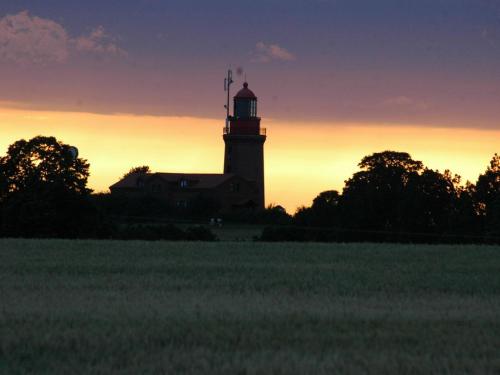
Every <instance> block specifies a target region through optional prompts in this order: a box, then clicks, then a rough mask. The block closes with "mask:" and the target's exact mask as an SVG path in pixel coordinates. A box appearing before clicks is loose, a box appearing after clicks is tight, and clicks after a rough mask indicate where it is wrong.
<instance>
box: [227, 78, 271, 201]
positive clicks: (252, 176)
mask: <svg viewBox="0 0 500 375" xmlns="http://www.w3.org/2000/svg"><path fill="white" fill-rule="evenodd" d="M233 108H234V109H233V111H234V113H233V116H228V121H227V125H226V127H225V128H224V136H223V138H224V143H225V152H224V173H233V174H236V175H239V176H241V177H244V178H246V179H247V180H249V181H252V182H253V183H254V184H255V187H256V189H257V192H256V193H257V196H258V201H257V202H255V203H256V206H257V209H264V142H265V141H266V129H264V128H261V127H260V118H259V117H257V97H256V96H255V94H254V93H253V92H252V91H251V90H250V89H249V88H248V83H247V82H245V83H244V84H243V88H242V89H241V90H240V91H239V92H238V93H237V94H236V95H235V97H234V106H233Z"/></svg>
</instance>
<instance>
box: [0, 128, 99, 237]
mask: <svg viewBox="0 0 500 375" xmlns="http://www.w3.org/2000/svg"><path fill="white" fill-rule="evenodd" d="M88 176H89V164H88V163H87V161H86V160H84V159H80V158H77V157H75V154H74V152H73V149H72V147H71V146H69V145H66V144H63V143H61V142H59V141H57V140H56V139H55V138H54V137H42V136H38V137H35V138H33V139H31V140H29V141H26V140H20V141H17V142H15V143H14V144H12V145H11V146H10V147H9V149H8V151H7V155H6V156H4V157H1V158H0V211H1V214H0V218H1V219H0V220H1V222H0V227H1V235H2V236H8V237H65V238H78V237H99V236H104V235H105V232H106V225H105V224H104V222H103V220H102V216H101V215H100V214H99V212H98V211H97V210H96V209H95V207H94V206H93V205H92V204H91V202H90V193H91V190H90V189H88V188H87V187H86V186H87V179H88Z"/></svg>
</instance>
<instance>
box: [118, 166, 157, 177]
mask: <svg viewBox="0 0 500 375" xmlns="http://www.w3.org/2000/svg"><path fill="white" fill-rule="evenodd" d="M135 173H141V174H147V173H151V168H149V165H141V166H139V167H133V168H130V170H129V171H128V172H127V173H125V174H124V175H123V177H122V178H125V177H128V176H130V175H132V174H135Z"/></svg>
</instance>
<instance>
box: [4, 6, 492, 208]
mask: <svg viewBox="0 0 500 375" xmlns="http://www.w3.org/2000/svg"><path fill="white" fill-rule="evenodd" d="M228 68H232V69H233V70H234V71H235V72H236V71H237V70H239V71H242V73H241V74H240V75H236V74H235V81H236V82H235V85H236V86H239V85H241V84H242V82H243V81H244V79H245V78H246V79H247V80H248V82H249V85H250V88H251V89H252V90H253V91H254V92H255V93H256V95H257V96H258V98H259V115H260V116H261V117H262V126H264V127H266V128H267V129H268V140H267V142H266V146H265V147H266V149H265V153H266V154H265V155H266V156H265V158H266V159H265V170H266V197H267V198H266V203H278V204H283V205H284V206H285V207H286V208H287V209H288V210H289V211H291V212H293V211H294V210H295V208H296V207H298V206H300V205H302V204H305V205H308V204H310V202H311V200H312V199H313V198H314V196H315V195H316V194H317V193H319V192H320V191H322V190H326V189H339V190H341V189H342V186H343V182H344V181H345V180H346V179H347V178H349V176H350V175H352V173H353V172H355V171H356V170H357V163H358V162H359V161H360V159H361V158H362V157H363V156H364V155H367V154H370V153H372V152H377V151H382V150H385V149H392V150H398V151H408V152H410V153H411V154H412V156H413V157H414V158H415V159H418V160H422V161H424V162H425V163H426V165H428V166H429V167H432V168H439V169H441V170H444V169H445V168H450V169H451V170H452V172H455V173H458V174H460V175H462V176H463V177H464V178H466V179H470V180H471V181H475V180H476V179H477V176H478V175H479V173H482V172H483V171H484V169H485V168H486V166H487V164H488V161H489V159H490V158H491V156H492V155H493V153H494V152H498V151H500V150H499V149H498V146H497V145H498V144H500V129H499V126H498V125H499V123H498V120H499V119H500V105H499V99H500V92H499V90H500V2H499V1H496V0H411V1H410V0H288V1H277V0H254V1H252V2H237V1H226V0H214V1H210V2H208V1H202V0H184V1H167V0H134V1H131V0H107V1H97V0H87V1H85V2H82V1H67V0H44V1H43V2H42V1H37V0H15V1H14V0H5V1H2V2H1V3H0V82H1V85H0V154H2V153H3V152H4V150H6V148H7V146H8V144H10V143H12V142H14V141H15V140H17V139H19V138H20V137H24V138H30V137H32V136H35V135H38V134H44V135H54V136H56V137H57V138H58V139H60V140H61V141H63V142H65V143H72V144H74V145H75V146H77V147H78V148H79V149H80V151H81V156H82V157H85V158H87V159H88V160H89V162H90V163H91V173H92V175H91V179H90V185H91V187H92V188H94V189H95V190H97V191H104V190H106V189H107V187H108V186H109V185H111V184H112V183H113V182H115V181H116V180H117V179H118V178H119V176H121V175H122V174H123V173H124V172H125V171H126V170H128V169H129V168H130V167H132V166H135V165H140V164H148V165H150V166H151V167H153V169H154V170H156V171H161V172H170V171H172V172H174V171H186V172H220V171H221V170H222V162H223V160H222V159H223V142H222V137H221V130H222V129H221V128H222V126H223V124H224V116H225V112H224V108H223V104H224V97H225V96H224V95H225V94H224V92H223V78H224V76H225V72H226V70H227V69H228ZM180 154H181V155H182V157H181V158H180V157H179V155H180Z"/></svg>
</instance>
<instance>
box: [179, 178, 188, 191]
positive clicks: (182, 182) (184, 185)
mask: <svg viewBox="0 0 500 375" xmlns="http://www.w3.org/2000/svg"><path fill="white" fill-rule="evenodd" d="M180 185H181V188H183V189H184V188H187V187H188V182H187V180H181V183H180Z"/></svg>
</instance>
